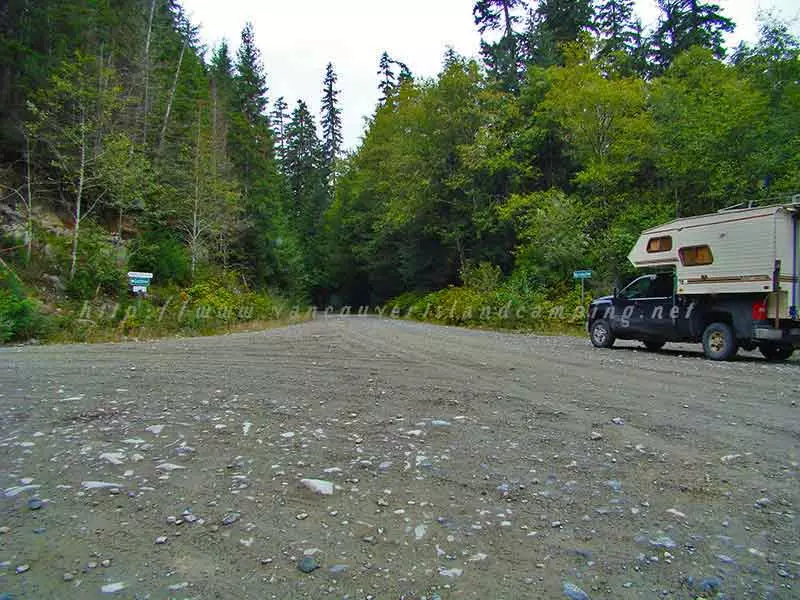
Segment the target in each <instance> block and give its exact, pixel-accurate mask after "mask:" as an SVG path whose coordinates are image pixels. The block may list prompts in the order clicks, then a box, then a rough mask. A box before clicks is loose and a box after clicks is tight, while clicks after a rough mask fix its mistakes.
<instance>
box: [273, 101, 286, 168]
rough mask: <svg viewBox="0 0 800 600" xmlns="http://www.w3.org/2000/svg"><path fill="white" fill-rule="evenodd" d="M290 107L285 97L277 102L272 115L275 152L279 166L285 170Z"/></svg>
mask: <svg viewBox="0 0 800 600" xmlns="http://www.w3.org/2000/svg"><path fill="white" fill-rule="evenodd" d="M288 110H289V105H288V104H286V100H284V98H283V96H281V97H280V98H278V99H277V100H275V105H274V107H273V109H272V113H270V123H271V124H272V132H273V134H274V135H275V152H276V154H277V156H278V161H279V166H280V168H281V169H282V170H283V169H284V164H285V162H286V124H287V123H288V122H289V113H288Z"/></svg>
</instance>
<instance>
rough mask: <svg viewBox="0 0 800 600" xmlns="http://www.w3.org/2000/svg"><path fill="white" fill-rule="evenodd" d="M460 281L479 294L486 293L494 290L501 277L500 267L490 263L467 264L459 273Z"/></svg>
mask: <svg viewBox="0 0 800 600" xmlns="http://www.w3.org/2000/svg"><path fill="white" fill-rule="evenodd" d="M459 275H460V277H461V281H462V282H463V283H464V285H465V286H466V287H468V288H472V289H473V290H477V291H479V292H488V291H491V290H493V289H495V288H496V287H497V286H498V284H499V283H500V280H501V279H502V277H503V271H502V270H500V267H498V266H496V265H493V264H492V263H490V262H486V261H482V262H480V263H478V264H477V265H476V264H472V263H467V264H466V265H464V266H462V267H461V270H460V271H459Z"/></svg>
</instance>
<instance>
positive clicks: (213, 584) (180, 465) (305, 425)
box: [0, 317, 800, 600]
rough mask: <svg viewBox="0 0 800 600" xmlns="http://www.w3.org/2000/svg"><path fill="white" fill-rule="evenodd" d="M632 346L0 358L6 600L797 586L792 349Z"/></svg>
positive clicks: (447, 336) (317, 347) (401, 346)
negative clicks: (707, 350) (722, 354)
mask: <svg viewBox="0 0 800 600" xmlns="http://www.w3.org/2000/svg"><path fill="white" fill-rule="evenodd" d="M620 346H621V347H619V348H615V349H612V350H597V349H594V348H592V347H591V346H590V344H589V343H588V341H587V340H585V339H576V338H566V337H539V336H532V335H520V334H504V333H494V332H483V331H472V330H463V329H454V328H444V327H436V326H431V325H427V324H420V323H412V322H405V321H393V320H379V319H374V318H358V317H351V318H330V319H323V318H320V319H318V320H316V321H313V322H308V323H304V324H300V325H294V326H290V327H285V328H282V329H275V330H270V331H267V332H263V333H246V334H235V335H229V336H223V337H213V338H194V339H173V340H165V341H159V342H146V343H125V344H104V345H76V346H47V347H22V348H17V347H10V348H4V349H0V486H1V488H2V489H0V507H1V508H2V512H0V532H2V533H0V598H11V597H13V598H95V597H102V598H108V597H118V598H281V599H283V598H315V599H316V598H325V597H330V598H352V599H364V598H392V599H398V598H404V599H407V600H410V599H412V598H414V599H418V600H421V599H422V598H427V599H428V600H432V599H435V598H439V599H449V598H484V599H487V598H488V599H494V598H508V599H516V598H565V597H566V598H572V599H573V600H581V599H585V598H592V599H598V598H613V599H625V598H648V599H650V598H676V599H677V598H680V599H689V598H697V597H707V598H712V597H715V598H730V599H739V598H776V599H777V598H798V597H800V581H797V578H798V575H799V574H800V546H799V545H798V540H800V528H799V527H798V520H797V515H796V510H797V506H798V503H799V502H800V488H799V487H798V461H799V460H800V456H799V455H800V443H799V442H800V423H798V411H799V410H800V409H799V408H798V407H797V406H796V401H797V399H798V398H800V377H798V376H799V375H800V363H798V362H795V361H792V362H789V363H786V364H770V363H767V362H765V361H763V360H761V359H760V358H758V357H757V356H755V355H746V356H741V357H739V358H738V359H737V360H736V361H734V362H730V363H714V362H711V361H708V360H705V359H704V358H702V357H701V355H700V352H699V347H681V346H668V347H667V349H666V350H665V351H663V352H660V353H648V352H646V351H644V350H643V349H641V348H639V347H637V345H635V344H623V343H620ZM3 593H5V594H6V595H5V596H3Z"/></svg>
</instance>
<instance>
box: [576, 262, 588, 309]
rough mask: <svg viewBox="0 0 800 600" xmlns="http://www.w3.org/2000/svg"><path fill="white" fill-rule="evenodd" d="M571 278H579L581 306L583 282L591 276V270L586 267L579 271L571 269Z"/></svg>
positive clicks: (583, 289) (583, 290)
mask: <svg viewBox="0 0 800 600" xmlns="http://www.w3.org/2000/svg"><path fill="white" fill-rule="evenodd" d="M572 278H573V279H580V280H581V306H583V295H584V292H585V291H586V290H585V282H586V280H587V279H591V278H592V272H591V271H589V270H588V269H583V270H581V271H573V273H572Z"/></svg>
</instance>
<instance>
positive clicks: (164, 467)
mask: <svg viewBox="0 0 800 600" xmlns="http://www.w3.org/2000/svg"><path fill="white" fill-rule="evenodd" d="M185 468H186V467H184V466H182V465H176V464H174V463H168V462H165V463H161V464H160V465H158V466H157V467H156V471H180V470H183V469H185Z"/></svg>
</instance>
